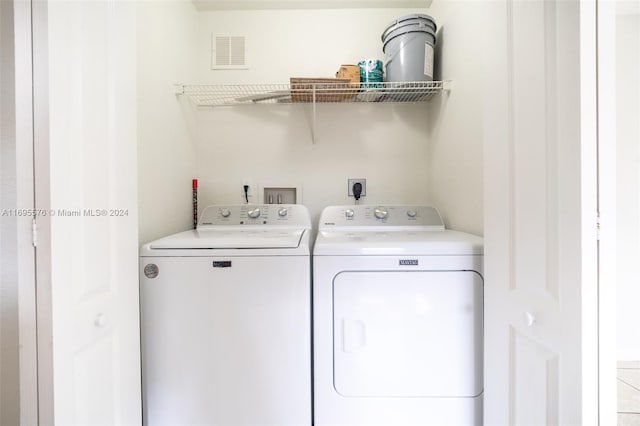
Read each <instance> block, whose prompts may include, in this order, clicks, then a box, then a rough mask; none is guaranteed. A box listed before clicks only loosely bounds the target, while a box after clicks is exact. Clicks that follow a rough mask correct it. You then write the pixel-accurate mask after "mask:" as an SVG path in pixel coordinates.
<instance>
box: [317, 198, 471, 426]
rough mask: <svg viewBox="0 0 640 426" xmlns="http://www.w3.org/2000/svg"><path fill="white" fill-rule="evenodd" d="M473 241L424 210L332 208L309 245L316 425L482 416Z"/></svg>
mask: <svg viewBox="0 0 640 426" xmlns="http://www.w3.org/2000/svg"><path fill="white" fill-rule="evenodd" d="M482 264H483V242H482V239H481V238H480V237H477V236H474V235H470V234H466V233H462V232H456V231H452V230H447V229H445V227H444V225H443V221H442V219H441V217H440V215H439V214H438V212H437V211H436V210H435V209H434V208H431V207H424V206H390V207H381V206H377V207H376V206H366V205H355V206H331V207H327V208H326V209H324V211H323V212H322V214H321V217H320V222H319V227H318V235H317V238H316V242H315V247H314V251H313V277H314V278H313V318H314V338H313V339H314V425H315V426H329V425H331V426H338V425H340V426H355V425H359V426H365V425H366V426H374V425H380V426H382V425H385V426H389V425H393V426H405V425H438V426H444V425H455V426H462V425H464V426H472V425H473V426H477V425H481V424H482V393H483V376H482V369H483V357H482V351H483V277H482Z"/></svg>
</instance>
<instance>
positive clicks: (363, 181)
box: [347, 178, 367, 197]
mask: <svg viewBox="0 0 640 426" xmlns="http://www.w3.org/2000/svg"><path fill="white" fill-rule="evenodd" d="M356 183H360V184H361V185H362V193H361V194H360V196H361V197H364V196H365V195H367V180H366V179H363V178H357V179H348V181H347V184H348V187H347V195H348V196H349V197H353V185H354V184H356Z"/></svg>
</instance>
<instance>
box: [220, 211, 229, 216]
mask: <svg viewBox="0 0 640 426" xmlns="http://www.w3.org/2000/svg"><path fill="white" fill-rule="evenodd" d="M220 215H221V216H222V217H229V216H231V210H229V209H222V210H220Z"/></svg>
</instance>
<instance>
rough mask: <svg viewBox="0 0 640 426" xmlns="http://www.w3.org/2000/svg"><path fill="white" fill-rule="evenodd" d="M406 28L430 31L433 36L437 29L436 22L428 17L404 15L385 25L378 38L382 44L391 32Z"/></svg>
mask: <svg viewBox="0 0 640 426" xmlns="http://www.w3.org/2000/svg"><path fill="white" fill-rule="evenodd" d="M407 26H411V27H414V29H424V30H428V29H430V30H431V32H432V33H433V35H434V36H435V34H436V30H437V29H438V27H437V25H436V21H435V20H434V19H433V18H432V17H431V16H429V15H421V14H413V15H406V16H402V17H400V18H398V19H396V20H395V21H393V22H391V23H390V24H389V25H387V27H386V28H385V29H384V31H383V32H382V36H380V38H381V39H382V42H383V43H384V42H385V40H387V39H388V38H389V37H390V36H391V33H392V32H394V31H398V30H401V29H402V28H404V27H407ZM416 27H417V28H416Z"/></svg>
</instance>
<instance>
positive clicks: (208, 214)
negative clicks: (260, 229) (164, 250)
mask: <svg viewBox="0 0 640 426" xmlns="http://www.w3.org/2000/svg"><path fill="white" fill-rule="evenodd" d="M233 225H237V226H247V225H257V226H269V227H271V226H288V227H298V228H310V227H311V221H310V219H309V212H308V210H307V208H306V207H305V206H303V205H302V204H240V205H220V206H209V207H206V208H205V209H204V210H203V211H202V214H201V215H200V221H199V222H198V229H206V228H211V227H218V226H233Z"/></svg>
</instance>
